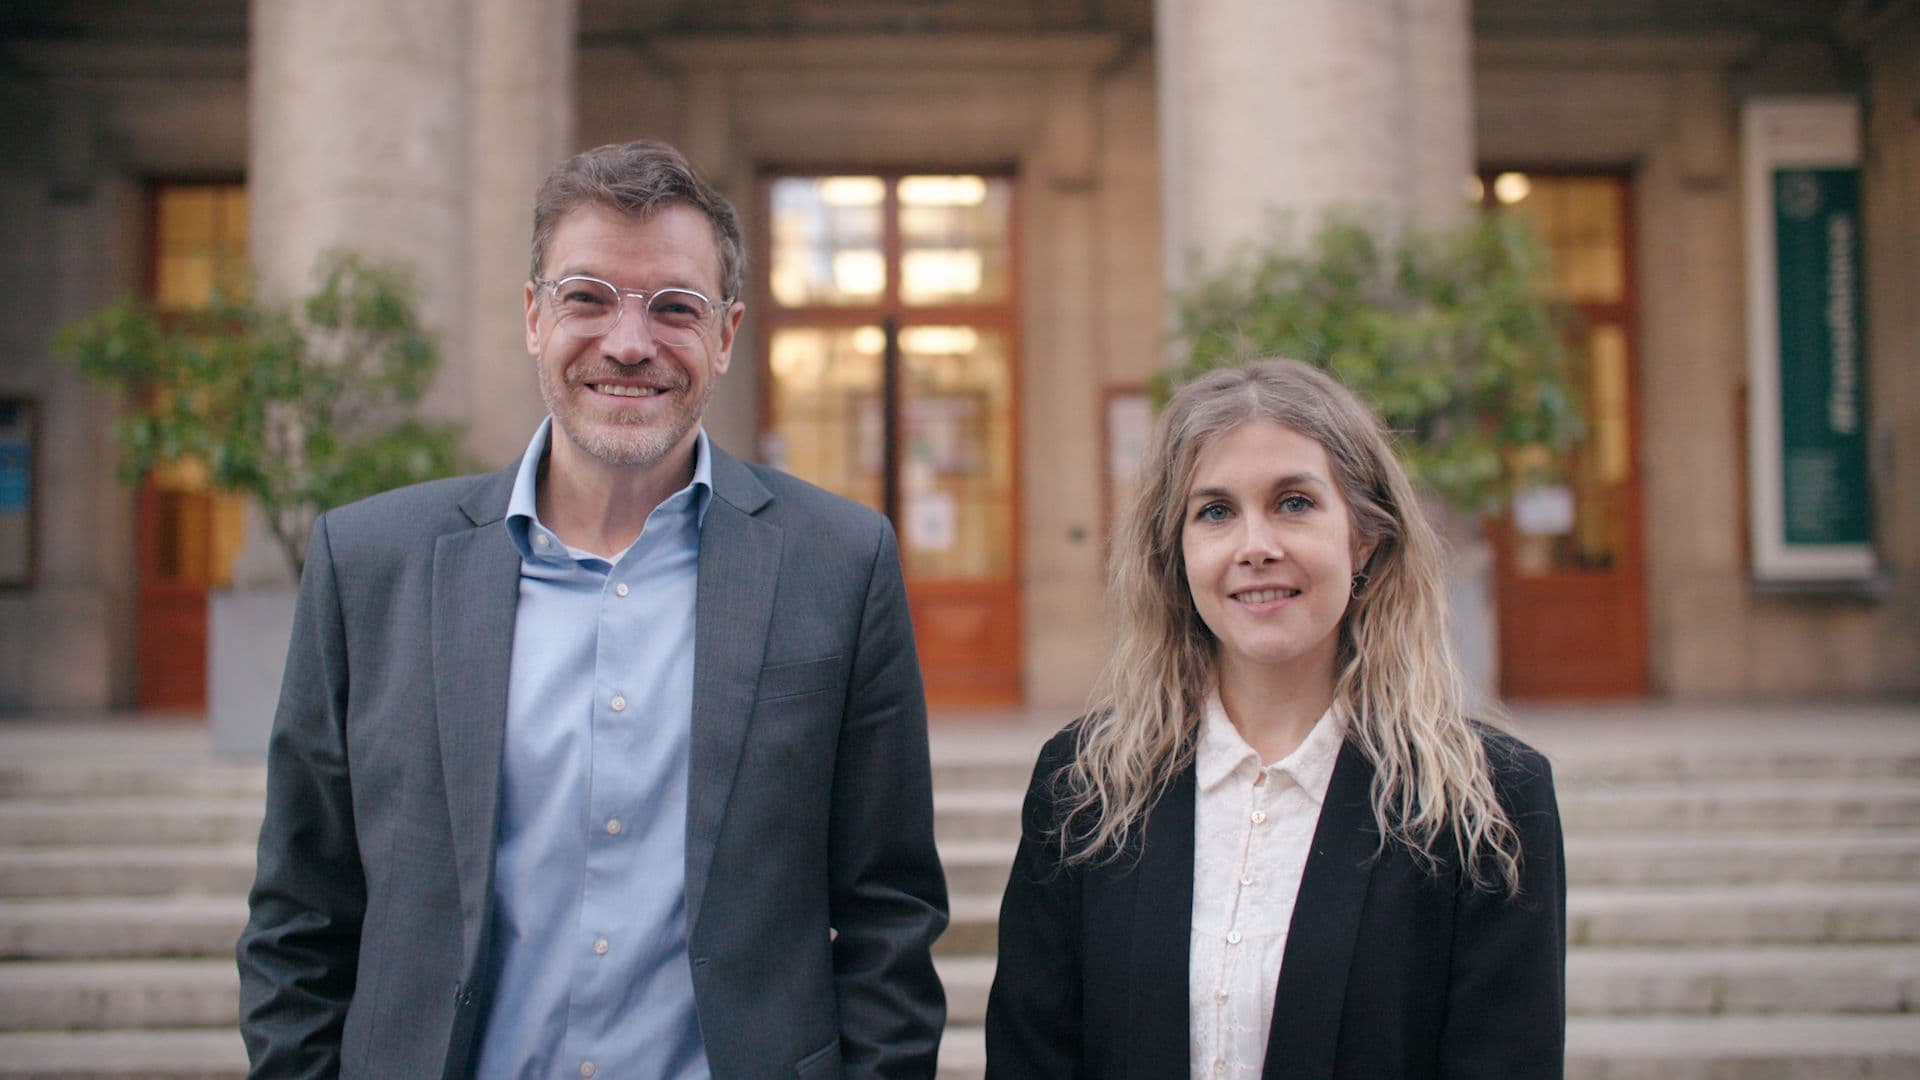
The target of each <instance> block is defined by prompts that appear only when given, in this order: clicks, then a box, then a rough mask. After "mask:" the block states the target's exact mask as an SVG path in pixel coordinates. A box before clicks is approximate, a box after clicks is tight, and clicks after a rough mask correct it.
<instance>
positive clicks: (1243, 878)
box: [1240, 874, 1253, 885]
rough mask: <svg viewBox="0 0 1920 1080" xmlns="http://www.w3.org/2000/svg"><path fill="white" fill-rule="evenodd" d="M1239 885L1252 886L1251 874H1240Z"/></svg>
mask: <svg viewBox="0 0 1920 1080" xmlns="http://www.w3.org/2000/svg"><path fill="white" fill-rule="evenodd" d="M1240 884H1242V885H1252V884H1253V875H1252V874H1241V875H1240Z"/></svg>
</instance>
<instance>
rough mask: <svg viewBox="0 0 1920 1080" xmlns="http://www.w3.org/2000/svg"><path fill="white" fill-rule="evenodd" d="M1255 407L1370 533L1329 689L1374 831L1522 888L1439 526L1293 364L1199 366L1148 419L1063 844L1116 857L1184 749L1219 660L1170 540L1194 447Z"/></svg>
mask: <svg viewBox="0 0 1920 1080" xmlns="http://www.w3.org/2000/svg"><path fill="white" fill-rule="evenodd" d="M1257 420H1271V421H1274V422H1276V423H1279V424H1281V425H1283V426H1285V427H1288V428H1291V429H1293V430H1294V431H1296V432H1299V433H1300V434H1302V435H1305V436H1307V437H1308V438H1310V439H1312V440H1313V441H1314V442H1316V443H1318V444H1320V446H1321V447H1322V448H1323V449H1324V450H1325V451H1326V454H1327V462H1328V465H1329V467H1330V468H1331V469H1332V472H1333V481H1334V483H1335V484H1336V485H1337V486H1338V487H1339V488H1340V492H1341V494H1342V495H1343V496H1344V497H1345V499H1346V503H1347V511H1348V514H1349V515H1350V517H1351V519H1352V522H1353V528H1354V531H1355V533H1356V535H1357V537H1358V538H1359V539H1360V540H1361V541H1363V542H1365V543H1372V544H1374V545H1375V548H1374V551H1373V554H1372V556H1371V557H1370V558H1369V559H1368V560H1367V563H1366V565H1365V566H1364V567H1363V568H1361V569H1363V570H1364V572H1365V573H1366V574H1367V575H1368V578H1369V580H1368V581H1367V583H1366V585H1365V587H1364V588H1362V589H1360V590H1359V595H1357V596H1355V597H1354V598H1353V599H1352V601H1351V602H1350V604H1349V606H1348V608H1347V612H1346V615H1345V617H1344V619H1343V620H1342V622H1341V626H1340V645H1339V650H1338V658H1337V660H1336V661H1335V665H1336V673H1335V684H1334V696H1335V698H1336V700H1338V701H1339V702H1340V703H1341V704H1342V705H1343V706H1344V707H1345V709H1346V715H1347V720H1348V727H1347V735H1346V737H1347V740H1348V741H1349V742H1352V743H1353V744H1354V745H1355V746H1356V747H1357V748H1358V749H1359V750H1360V751H1361V752H1362V753H1363V754H1365V755H1366V758H1367V760H1368V761H1369V762H1371V763H1372V765H1373V768H1374V776H1373V792H1372V795H1373V813H1374V819H1375V821H1376V822H1377V823H1378V825H1379V829H1380V836H1381V844H1382V845H1383V846H1384V845H1386V844H1388V843H1398V844H1402V845H1404V846H1405V847H1406V848H1407V849H1408V850H1409V851H1410V852H1411V853H1412V854H1413V855H1414V856H1415V858H1416V859H1417V860H1419V861H1420V862H1421V864H1422V865H1424V866H1426V867H1428V868H1429V869H1435V868H1437V867H1439V866H1440V865H1442V864H1443V863H1444V862H1446V861H1450V860H1452V859H1453V858H1455V857H1457V858H1458V859H1459V860H1460V865H1461V867H1462V868H1463V869H1464V870H1465V871H1466V872H1467V873H1468V874H1469V876H1470V877H1471V879H1472V881H1473V883H1474V884H1475V885H1477V886H1479V887H1482V888H1487V889H1494V888H1503V889H1504V890H1505V891H1507V892H1508V893H1513V892H1516V891H1517V890H1518V887H1519V838H1518V836H1517V835H1516V833H1515V832H1514V828H1513V823H1512V822H1511V821H1510V820H1509V819H1508V816H1507V814H1506V812H1505V810H1503V809H1502V808H1501V806H1500V803H1499V801H1498V799H1497V798H1496V797H1495V795H1494V789H1493V779H1492V773H1491V770H1490V768H1489V766H1488V762H1487V754H1486V751H1485V749H1484V747H1483V746H1482V740H1481V735H1480V733H1479V732H1478V731H1477V730H1476V729H1475V727H1474V725H1473V723H1472V722H1471V721H1469V720H1468V718H1467V716H1466V713H1465V711H1464V708H1465V690H1464V687H1463V684H1462V680H1461V678H1460V674H1459V671H1458V669H1457V668H1456V667H1455V665H1454V662H1453V655H1452V652H1451V650H1450V649H1449V647H1448V645H1447V636H1446V600H1445V591H1444V584H1443V579H1442V566H1441V564H1442V550H1441V544H1440V540H1439V538H1438V536H1437V535H1436V534H1435V533H1434V531H1433V528H1432V527H1431V526H1430V525H1429V524H1428V523H1427V520H1426V516H1425V514H1424V513H1423V512H1422V510H1421V507H1420V503H1419V500H1418V498H1417V497H1416V496H1415V494H1414V490H1413V487H1412V485H1411V484H1410V483H1409V482H1408V480H1407V475H1406V471H1405V470H1404V469H1402V468H1401V466H1400V462H1399V460H1398V459H1397V458H1395V457H1394V453H1393V448H1392V445H1391V443H1390V442H1389V439H1388V435H1387V432H1386V430H1385V428H1384V426H1383V425H1382V424H1381V422H1380V419H1379V418H1378V417H1377V416H1375V415H1374V413H1373V412H1372V410H1370V409H1368V408H1367V407H1366V406H1365V405H1363V404H1361V403H1360V401H1359V399H1358V398H1356V397H1354V395H1353V394H1352V393H1351V392H1350V391H1348V390H1347V389H1346V387H1344V386H1342V385H1340V384H1339V383H1338V382H1337V381H1335V380H1334V378H1333V377H1332V376H1330V375H1328V374H1326V373H1325V372H1323V371H1321V370H1319V369H1318V368H1315V367H1312V366H1310V365H1307V364H1303V363H1300V362H1298V361H1294V360H1277V359H1276V360H1262V361H1257V362H1254V363H1251V364H1248V365H1246V366H1244V367H1238V368H1225V369H1220V370H1216V371H1212V372H1209V373H1207V374H1205V375H1202V376H1200V377H1199V378H1197V379H1195V380H1193V381H1192V382H1190V383H1188V384H1187V385H1186V386H1184V387H1182V388H1181V389H1180V391H1179V392H1178V393H1176V394H1174V396H1173V399H1172V401H1170V402H1168V404H1167V407H1166V409H1165V411H1164V412H1163V413H1162V415H1161V417H1160V420H1159V423H1158V424H1157V425H1156V426H1155V428H1154V431H1153V435H1152V437H1151V439H1150V440H1149V442H1148V444H1147V449H1146V452H1145V455H1144V456H1143V458H1142V464H1141V470H1142V471H1141V475H1140V486H1139V490H1138V492H1137V494H1136V495H1135V498H1134V501H1133V503H1132V504H1131V506H1130V507H1129V510H1128V513H1127V515H1126V519H1125V521H1124V522H1123V524H1122V526H1121V531H1120V534H1119V535H1118V536H1117V537H1116V542H1115V544H1114V548H1113V557H1112V567H1111V574H1110V582H1109V604H1110V606H1111V607H1112V609H1113V614H1114V616H1115V617H1116V619H1117V621H1118V626H1117V629H1116V638H1115V643H1114V647H1113V651H1112V653H1111V655H1109V657H1108V659H1107V664H1106V667H1105V668H1104V669H1103V670H1102V672H1101V674H1100V678H1099V681H1098V682H1097V683H1096V685H1095V687H1094V690H1093V694H1092V696H1091V699H1090V702H1089V704H1090V709H1089V712H1088V714H1087V716H1086V717H1085V718H1084V719H1083V720H1082V722H1081V725H1080V732H1079V735H1080V746H1079V751H1078V753H1077V754H1076V755H1075V757H1074V759H1073V761H1072V763H1071V764H1070V765H1068V766H1067V767H1066V768H1064V769H1062V770H1061V772H1060V773H1059V775H1058V776H1057V777H1056V780H1055V783H1056V784H1057V785H1058V794H1059V795H1060V797H1061V800H1060V806H1061V818H1060V821H1059V823H1058V828H1059V840H1060V843H1061V845H1062V851H1063V855H1064V856H1065V858H1066V860H1067V861H1068V862H1069V863H1076V862H1098V861H1104V860H1105V859H1109V858H1113V857H1117V856H1118V855H1119V854H1120V853H1121V852H1122V851H1123V850H1124V849H1125V848H1126V847H1127V845H1128V843H1129V841H1130V840H1131V839H1133V837H1134V836H1135V834H1136V832H1137V830H1138V829H1139V828H1140V826H1141V824H1142V823H1143V821H1144V820H1145V817H1146V814H1147V811H1148V808H1149V807H1150V806H1151V805H1152V803H1153V801H1154V799H1155V798H1157V797H1158V795H1159V793H1160V792H1161V791H1162V790H1163V789H1164V787H1165V786H1166V784H1167V783H1168V782H1169V781H1170V780H1171V779H1172V778H1173V776H1174V775H1175V774H1176V773H1178V772H1179V771H1180V770H1182V769H1183V768H1185V767H1186V765H1187V763H1188V762H1189V761H1190V760H1191V759H1192V756H1193V753H1194V747H1195V744H1196V742H1197V739H1196V738H1195V735H1196V732H1197V731H1198V728H1199V723H1200V717H1201V715H1202V709H1203V707H1204V704H1205V701H1206V697H1207V694H1208V693H1209V692H1210V691H1211V689H1212V687H1213V685H1214V679H1215V675H1216V671H1215V641H1214V637H1213V634H1212V633H1211V632H1210V631H1209V630H1208V629H1207V627H1206V624H1205V623H1204V622H1202V621H1201V619H1200V615H1199V612H1198V611H1197V610H1196V609H1195V607H1194V604H1193V597H1192V594H1191V592H1190V591H1189V589H1188V586H1187V578H1186V567H1185V565H1184V561H1183V558H1182V554H1181V552H1182V548H1181V530H1182V527H1183V525H1184V522H1185V505H1186V498H1187V490H1188V488H1189V487H1190V486H1191V483H1192V478H1193V471H1194V465H1195V460H1196V459H1197V458H1198V456H1199V454H1200V451H1201V450H1202V448H1204V447H1205V446H1207V445H1208V444H1209V443H1211V442H1212V441H1213V440H1214V439H1217V438H1219V437H1220V436H1221V435H1223V434H1225V433H1226V432H1228V431H1230V430H1232V429H1233V428H1235V427H1237V426H1239V425H1240V424H1243V423H1247V422H1249V421H1257Z"/></svg>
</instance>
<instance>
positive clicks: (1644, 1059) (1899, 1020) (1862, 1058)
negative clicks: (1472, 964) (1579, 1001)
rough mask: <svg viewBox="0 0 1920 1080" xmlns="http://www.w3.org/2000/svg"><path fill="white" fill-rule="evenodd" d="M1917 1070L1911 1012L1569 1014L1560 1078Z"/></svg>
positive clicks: (969, 1070)
mask: <svg viewBox="0 0 1920 1080" xmlns="http://www.w3.org/2000/svg"><path fill="white" fill-rule="evenodd" d="M986 1060H987V1052H986V1038H985V1033H984V1031H983V1030H982V1029H981V1028H980V1027H978V1026H973V1025H962V1026H951V1025H950V1026H949V1027H948V1028H947V1033H946V1037H945V1039H943V1040H942V1041H941V1044H940V1072H939V1076H940V1078H941V1080H979V1078H980V1077H981V1076H983V1075H985V1072H986ZM1913 1076H1920V1016H1897V1017H1879V1016H1777V1017H1745V1016H1715V1017H1679V1018H1667V1017H1575V1018H1573V1019H1571V1020H1569V1021H1568V1022H1567V1080H1780V1078H1786V1077H1791V1078H1793V1080H1843V1078H1844V1080H1860V1078H1867V1077H1889V1078H1890V1077H1913Z"/></svg>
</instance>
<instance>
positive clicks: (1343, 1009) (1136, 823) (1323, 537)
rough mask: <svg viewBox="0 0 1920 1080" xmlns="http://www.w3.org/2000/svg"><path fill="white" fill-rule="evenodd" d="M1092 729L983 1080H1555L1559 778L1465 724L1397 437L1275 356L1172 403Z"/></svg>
mask: <svg viewBox="0 0 1920 1080" xmlns="http://www.w3.org/2000/svg"><path fill="white" fill-rule="evenodd" d="M1142 467H1143V474H1142V478H1141V491H1140V494H1139V496H1138V498H1137V500H1136V501H1135V503H1134V505H1133V507H1132V509H1131V512H1130V513H1129V515H1128V518H1127V521H1126V523H1125V525H1124V527H1123V532H1122V534H1121V535H1120V537H1119V538H1118V540H1117V542H1116V545H1115V552H1114V566H1113V584H1112V592H1113V599H1114V601H1115V606H1116V608H1117V614H1118V618H1119V625H1118V628H1117V640H1116V642H1115V645H1114V651H1113V654H1112V656H1111V657H1110V658H1109V660H1108V663H1107V666H1106V669H1105V670H1104V672H1103V673H1102V675H1101V677H1100V681H1099V683H1098V685H1097V686H1096V688H1095V691H1094V694H1093V700H1092V709H1091V711H1090V712H1089V714H1088V715H1087V716H1086V717H1084V718H1082V719H1081V720H1079V721H1077V722H1075V723H1074V724H1071V725H1069V726H1068V727H1067V728H1066V730H1064V731H1062V732H1061V733H1060V734H1059V735H1057V736H1055V737H1054V738H1053V740H1052V741H1051V742H1049V743H1048V744H1047V745H1046V747H1045V748H1044V749H1043V750H1042V751H1041V754H1040V760H1039V763H1038V764H1037V765H1036V766H1035V768H1034V774H1033V782H1032V785H1031V786H1030V788H1029V789H1028V792H1027V799H1026V807H1025V811H1024V813H1023V820H1022V833H1021V840H1020V848H1019V853H1018V854H1017V856H1016V857H1015V862H1014V867H1013V872H1012V874H1011V877H1010V880H1009V881H1008V883H1007V891H1006V896H1005V899H1004V900H1003V902H1002V905H1001V911H1000V945H999V969H998V971H997V973H996V975H995V978H994V983H993V990H992V993H991V995H990V997H989V1000H988V1006H987V1073H988V1076H989V1077H1050V1078H1051V1077H1076V1076H1077V1077H1119V1076H1126V1077H1151V1078H1156V1080H1158V1078H1165V1077H1171V1076H1179V1075H1182V1074H1190V1075H1192V1076H1194V1077H1201V1076H1206V1077H1256V1076H1264V1077H1269V1078H1274V1077H1288V1078H1292V1077H1353V1078H1362V1077H1364V1078H1369V1080H1372V1078H1380V1077H1426V1076H1433V1077H1439V1076H1445V1077H1461V1076H1489V1077H1526V1078H1529V1080H1532V1078H1538V1077H1557V1076H1559V1075H1561V1071H1562V1056H1563V1044H1564V1037H1565V1004H1564V999H1565V993H1564V988H1565V956H1566V952H1565V937H1564V923H1565V911H1566V893H1565V888H1564V885H1563V883H1562V880H1561V876H1560V865H1561V847H1560V825H1559V818H1558V814H1557V811H1556V809H1555V804H1554V797H1553V782H1552V778H1551V776H1550V773H1549V771H1548V767H1547V763H1546V761H1545V759H1543V758H1542V757H1540V755H1539V754H1537V753H1535V752H1534V751H1533V750H1532V749H1530V748H1528V747H1527V746H1525V745H1523V744H1522V743H1520V742H1519V741H1517V740H1515V739H1514V738H1512V737H1511V736H1508V735H1505V734H1503V733H1500V732H1498V731H1496V730H1494V729H1492V728H1489V727H1486V726H1484V725H1482V724H1479V723H1476V722H1474V721H1472V720H1469V719H1468V718H1467V717H1466V715H1465V714H1464V712H1463V711H1462V698H1463V691H1462V686H1461V680H1460V677H1459V674H1458V672H1457V670H1456V669H1455V667H1454V665H1453V662H1452V659H1451V656H1450V654H1449V652H1448V648H1447V643H1446V636H1445V627H1444V622H1445V615H1444V601H1443V596H1442V582H1441V567H1440V563H1441V552H1440V544H1439V541H1438V539H1437V538H1436V537H1435V535H1434V533H1433V530H1432V529H1431V528H1430V527H1429V526H1428V524H1427V522H1426V520H1425V519H1424V517H1423V516H1422V514H1421V510H1420V504H1419V502H1418V500H1417V498H1416V497H1415V495H1414V492H1413V489H1412V487H1411V486H1410V485H1409V483H1408V481H1407V477H1406V474H1405V472H1404V471H1403V470H1402V469H1401V467H1400V464H1399V462H1398V461H1396V460H1395V458H1394V456H1393V451H1392V449H1391V447H1390V446H1389V445H1388V440H1387V436H1386V433H1385V432H1384V430H1383V429H1382V426H1381V424H1380V421H1379V420H1378V418H1377V417H1375V416H1374V415H1373V414H1372V413H1371V412H1370V411H1369V410H1368V409H1367V408H1366V407H1365V406H1363V405H1361V404H1360V402H1359V401H1358V400H1357V399H1356V398H1355V397H1354V396H1353V395H1352V394H1351V393H1349V392H1348V391H1347V390H1346V389H1345V388H1344V387H1342V386H1340V385H1339V384H1338V383H1336V382H1335V381H1334V380H1333V379H1332V378H1330V377H1329V376H1327V375H1326V374H1324V373H1323V372H1321V371H1319V370H1318V369H1315V368H1313V367H1310V366H1308V365H1305V364H1300V363H1297V362H1294V361H1287V360H1270V361H1263V362H1260V363H1255V364H1252V365H1249V366H1247V367H1244V368H1238V369H1231V370H1220V371H1214V372H1211V373H1209V374H1207V375H1204V376H1202V377H1200V378H1199V379H1196V380H1194V381H1193V382H1192V383H1190V384H1188V385H1187V386H1186V387H1184V388H1183V389H1181V390H1180V392H1179V393H1177V394H1175V395H1174V397H1173V400H1172V401H1171V402H1170V403H1169V404H1168V406H1167V408H1166V411H1165V413H1164V415H1163V416H1162V417H1161V419H1160V422H1159V425H1158V427H1157V428H1156V429H1155V432H1154V436H1153V440H1152V442H1151V443H1150V445H1149V447H1148V450H1147V454H1146V458H1145V459H1144V462H1143V466H1142Z"/></svg>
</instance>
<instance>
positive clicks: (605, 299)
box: [534, 274, 720, 346]
mask: <svg viewBox="0 0 1920 1080" xmlns="http://www.w3.org/2000/svg"><path fill="white" fill-rule="evenodd" d="M534 284H535V285H536V286H538V287H540V288H542V289H545V290H547V294H548V296H549V297H550V298H551V299H552V301H553V314H554V318H555V319H557V320H558V321H559V324H560V326H561V327H563V328H564V329H565V330H566V331H567V332H568V333H570V334H574V335H576V336H578V337H583V338H596V337H599V336H601V335H602V334H606V333H609V332H611V331H612V330H613V328H614V327H615V326H616V325H618V324H619V322H620V313H621V312H623V311H625V310H626V306H627V305H626V302H625V298H626V297H629V296H631V297H633V298H634V299H635V300H638V301H640V303H641V304H642V305H643V307H642V310H643V312H644V315H645V319H646V324H647V333H648V334H649V335H650V336H652V338H653V340H655V341H657V342H659V343H660V344H662V345H679V346H686V345H693V344H696V343H697V342H699V340H700V339H701V338H702V337H704V336H705V335H706V332H707V327H708V326H709V325H710V324H711V323H712V321H713V315H714V312H715V310H716V309H718V308H719V307H720V305H719V304H716V303H714V302H713V301H711V300H709V299H707V298H706V297H705V296H702V295H701V294H699V293H697V292H694V291H693V290H692V289H655V290H654V291H653V292H644V291H641V290H638V289H620V288H616V287H615V286H614V285H613V284H612V283H610V282H606V281H601V280H600V279H599V278H596V277H587V276H586V275H584V274H575V275H573V276H572V277H563V278H561V279H559V280H558V281H547V280H543V279H535V281H534Z"/></svg>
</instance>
